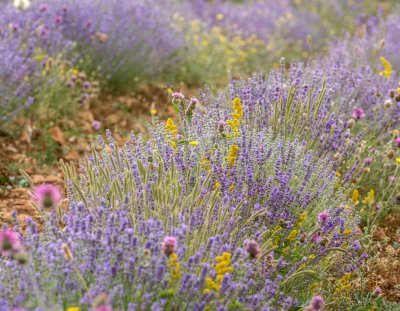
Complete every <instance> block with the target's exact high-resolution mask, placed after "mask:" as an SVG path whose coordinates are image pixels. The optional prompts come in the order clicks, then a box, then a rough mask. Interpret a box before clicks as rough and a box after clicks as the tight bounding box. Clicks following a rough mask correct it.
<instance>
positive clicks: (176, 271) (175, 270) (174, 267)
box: [168, 253, 181, 285]
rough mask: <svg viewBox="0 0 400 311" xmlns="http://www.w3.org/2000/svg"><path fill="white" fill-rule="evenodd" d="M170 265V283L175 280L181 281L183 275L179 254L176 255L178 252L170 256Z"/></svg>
mask: <svg viewBox="0 0 400 311" xmlns="http://www.w3.org/2000/svg"><path fill="white" fill-rule="evenodd" d="M168 266H169V268H170V270H171V278H170V284H171V285H172V284H174V283H175V282H177V281H179V279H180V277H181V272H180V265H179V262H178V256H177V255H176V253H172V254H171V255H170V256H169V262H168Z"/></svg>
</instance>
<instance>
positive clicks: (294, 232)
mask: <svg viewBox="0 0 400 311" xmlns="http://www.w3.org/2000/svg"><path fill="white" fill-rule="evenodd" d="M299 232H300V231H299V230H297V229H293V230H292V231H291V232H290V233H289V235H288V237H287V240H288V241H289V242H293V241H294V240H295V239H296V237H297V235H298V234H299Z"/></svg>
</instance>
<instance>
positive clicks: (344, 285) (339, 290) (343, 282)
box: [335, 273, 351, 296]
mask: <svg viewBox="0 0 400 311" xmlns="http://www.w3.org/2000/svg"><path fill="white" fill-rule="evenodd" d="M350 277H351V274H350V273H346V274H344V275H343V276H342V278H341V279H340V280H339V281H338V283H337V286H336V289H335V296H343V295H346V294H348V292H349V291H350V289H351V284H350V282H349V281H350Z"/></svg>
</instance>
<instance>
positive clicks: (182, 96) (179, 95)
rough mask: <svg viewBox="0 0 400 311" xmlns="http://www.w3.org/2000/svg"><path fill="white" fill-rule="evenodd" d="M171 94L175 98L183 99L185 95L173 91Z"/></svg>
mask: <svg viewBox="0 0 400 311" xmlns="http://www.w3.org/2000/svg"><path fill="white" fill-rule="evenodd" d="M171 96H172V97H173V98H176V99H184V98H185V96H184V95H183V94H182V93H181V92H174V93H172V94H171Z"/></svg>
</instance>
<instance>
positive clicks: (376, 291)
mask: <svg viewBox="0 0 400 311" xmlns="http://www.w3.org/2000/svg"><path fill="white" fill-rule="evenodd" d="M381 293H382V288H380V287H377V288H375V290H374V294H375V295H380V294H381Z"/></svg>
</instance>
